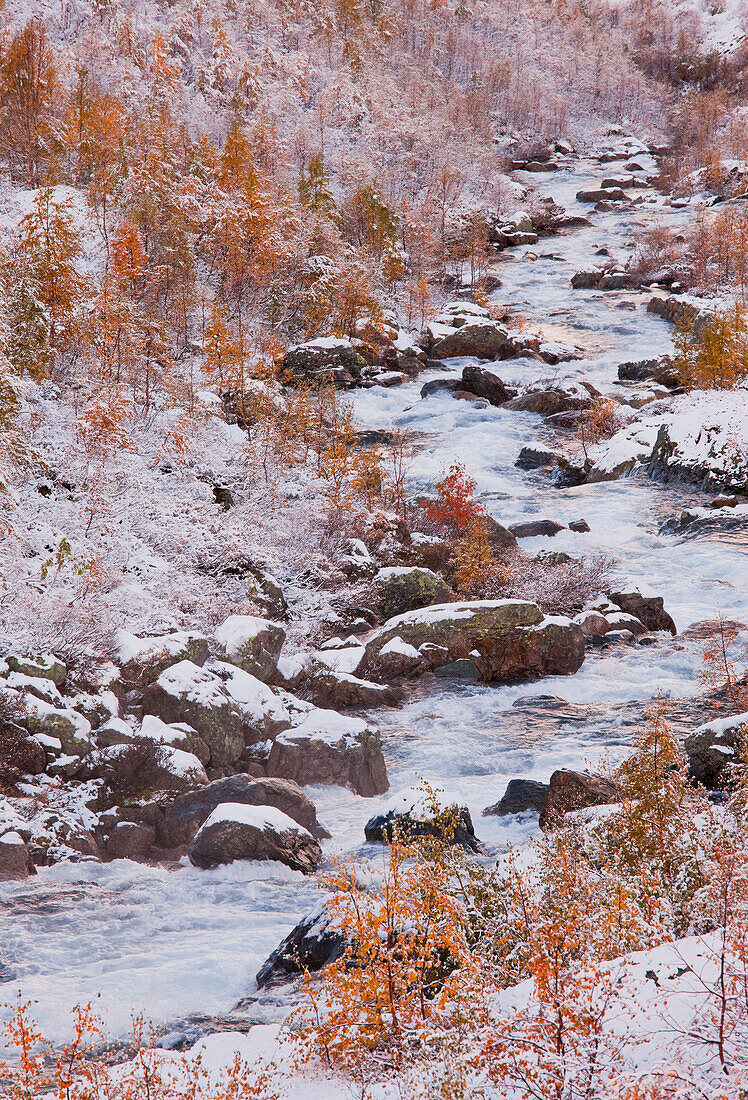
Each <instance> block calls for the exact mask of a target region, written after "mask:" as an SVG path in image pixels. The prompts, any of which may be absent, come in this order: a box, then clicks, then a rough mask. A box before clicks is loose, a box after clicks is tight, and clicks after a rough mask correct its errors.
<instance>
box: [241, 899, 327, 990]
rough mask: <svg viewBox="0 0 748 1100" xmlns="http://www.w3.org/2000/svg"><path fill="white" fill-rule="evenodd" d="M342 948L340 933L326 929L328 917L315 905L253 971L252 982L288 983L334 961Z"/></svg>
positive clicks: (261, 985)
mask: <svg viewBox="0 0 748 1100" xmlns="http://www.w3.org/2000/svg"><path fill="white" fill-rule="evenodd" d="M345 948H346V938H345V936H344V935H343V933H342V932H338V931H336V930H335V929H332V928H330V917H329V916H328V914H327V912H326V911H325V908H324V906H323V905H319V906H317V908H316V909H313V910H312V912H311V913H309V914H307V916H305V917H304V919H303V920H301V921H299V923H298V924H297V925H296V927H295V928H294V929H293V930H292V931H291V932H289V934H288V935H287V936H286V938H285V939H284V940H283V941H282V942H281V943H280V944H279V945H278V946H277V947H276V949H275V951H273V952H272V954H271V955H269V956H268V958H267V959H266V961H265V962H264V963H263V964H262V966H261V967H260V969H259V970H258V971H257V975H256V977H255V981H256V982H257V985H258V987H259V988H260V989H262V988H263V987H265V986H271V985H281V984H283V983H284V982H290V981H292V980H293V979H294V978H296V977H298V975H299V974H304V973H306V972H309V973H316V972H317V971H318V970H321V969H322V967H323V966H327V965H328V964H329V963H333V962H337V960H338V959H339V958H340V957H341V956H342V954H343V952H344V951H345Z"/></svg>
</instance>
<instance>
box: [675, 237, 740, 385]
mask: <svg viewBox="0 0 748 1100" xmlns="http://www.w3.org/2000/svg"><path fill="white" fill-rule="evenodd" d="M747 239H748V237H747ZM674 365H675V368H676V370H677V371H678V372H679V374H680V375H681V378H682V379H683V382H684V384H685V385H686V386H688V387H689V389H705V390H713V389H733V388H734V387H736V386H738V385H740V383H741V382H743V381H744V380H745V379H746V378H748V321H747V319H746V310H745V307H744V306H741V305H739V304H738V303H737V302H736V303H735V304H734V305H733V306H732V307H731V308H730V309H729V310H728V311H727V312H726V313H723V314H719V315H717V316H716V317H715V318H714V320H713V321H711V322H710V323H709V324H707V325H706V326H705V327H704V329H703V331H702V332H701V333H700V334H697V333H696V332H695V331H694V328H693V325H689V324H685V325H682V326H681V327H680V328H679V329H678V330H677V331H676V334H675V356H674Z"/></svg>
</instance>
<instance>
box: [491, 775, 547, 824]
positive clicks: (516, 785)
mask: <svg viewBox="0 0 748 1100" xmlns="http://www.w3.org/2000/svg"><path fill="white" fill-rule="evenodd" d="M547 798H548V784H547V783H540V782H539V781H538V780H537V779H510V780H509V783H508V784H507V788H506V790H505V791H504V793H503V795H502V796H501V798H500V799H499V801H498V802H494V804H493V806H486V808H485V810H484V811H483V816H484V817H506V816H507V815H508V814H523V813H527V812H528V811H530V812H535V813H542V812H543V809H544V808H545V803H546V800H547Z"/></svg>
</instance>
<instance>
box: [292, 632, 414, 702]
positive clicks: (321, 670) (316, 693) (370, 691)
mask: <svg viewBox="0 0 748 1100" xmlns="http://www.w3.org/2000/svg"><path fill="white" fill-rule="evenodd" d="M367 629H368V627H367ZM304 697H305V698H306V699H309V701H310V702H312V703H314V705H315V706H316V707H322V708H323V709H324V708H327V707H330V708H332V709H333V710H345V709H346V708H348V707H394V706H396V705H397V703H398V702H399V701H400V695H399V693H398V692H397V691H396V690H395V689H394V688H393V687H390V686H389V685H388V684H375V683H374V682H373V681H372V680H362V679H360V678H359V677H358V676H353V675H352V674H351V673H349V672H333V671H332V669H329V668H327V667H326V666H325V665H320V666H319V667H316V668H315V669H314V671H313V672H312V675H311V677H310V679H309V681H308V682H307V684H306V687H305V693H304Z"/></svg>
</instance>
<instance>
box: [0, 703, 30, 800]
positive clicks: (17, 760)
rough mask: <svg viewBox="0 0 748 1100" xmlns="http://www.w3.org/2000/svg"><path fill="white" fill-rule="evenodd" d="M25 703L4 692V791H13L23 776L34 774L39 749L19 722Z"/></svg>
mask: <svg viewBox="0 0 748 1100" xmlns="http://www.w3.org/2000/svg"><path fill="white" fill-rule="evenodd" d="M23 713H24V709H23V704H22V703H20V702H19V701H18V700H17V699H16V697H15V696H14V695H11V694H10V692H5V691H4V692H0V790H6V791H9V790H12V789H13V787H14V786H15V784H16V783H17V782H18V780H19V779H20V778H21V776H22V775H27V774H28V773H29V772H33V770H34V767H35V764H36V761H37V759H38V751H37V748H36V746H35V745H34V744H33V743H32V742H31V740H30V738H29V736H28V733H27V732H26V730H25V729H23V727H22V726H21V725H19V722H20V721H21V719H22V718H23Z"/></svg>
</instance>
